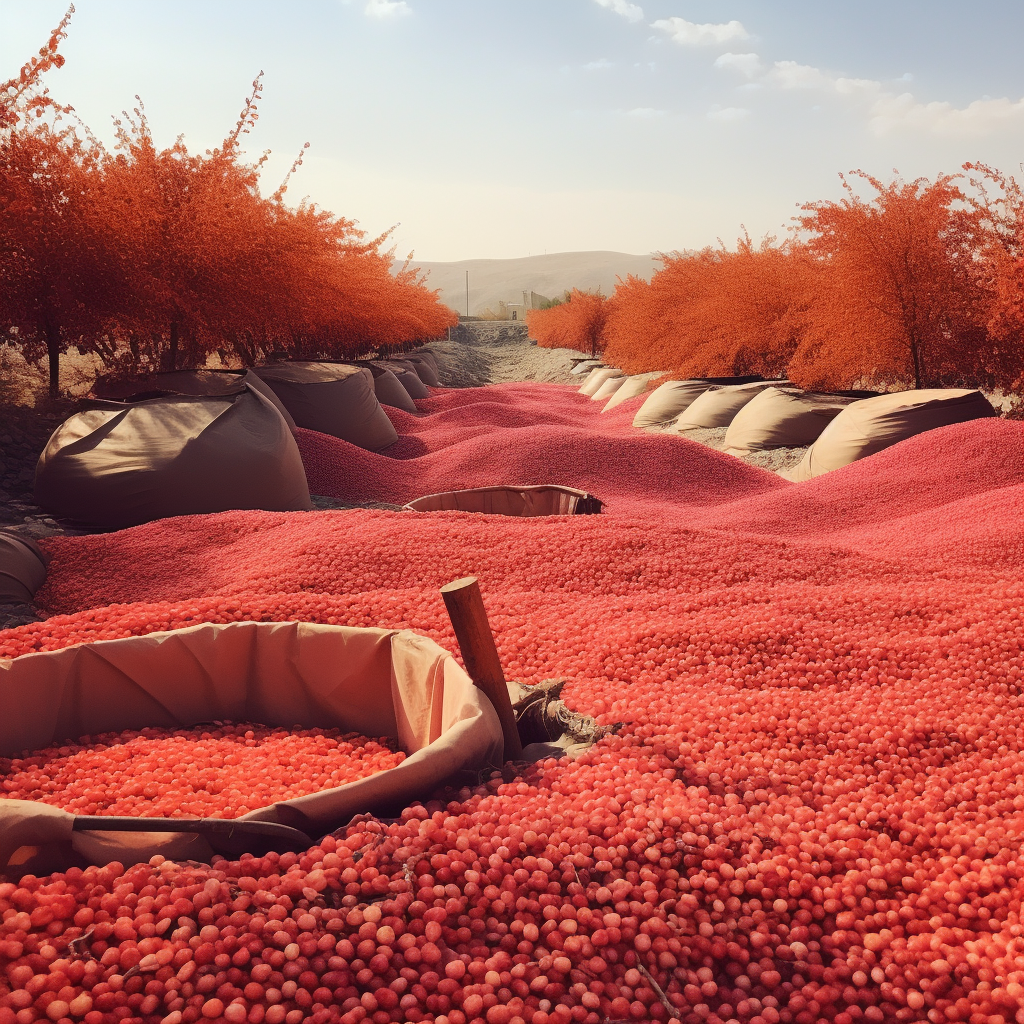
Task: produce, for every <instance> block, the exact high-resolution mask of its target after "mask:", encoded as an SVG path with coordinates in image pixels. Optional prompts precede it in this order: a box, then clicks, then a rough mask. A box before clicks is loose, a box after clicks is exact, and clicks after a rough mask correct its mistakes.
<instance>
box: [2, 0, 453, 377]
mask: <svg viewBox="0 0 1024 1024" xmlns="http://www.w3.org/2000/svg"><path fill="white" fill-rule="evenodd" d="M73 10H74V8H73V7H72V8H71V10H69V12H68V14H67V15H66V16H65V18H64V20H63V21H62V22H61V24H60V25H59V26H58V27H57V28H56V29H55V30H54V32H53V34H52V35H51V37H50V39H49V41H48V42H47V45H46V46H44V47H43V48H42V49H41V50H40V52H39V56H38V57H35V58H33V59H32V60H31V61H30V62H29V63H28V64H27V65H26V66H25V67H24V68H22V70H21V73H20V74H19V76H18V77H17V78H14V79H11V80H10V81H9V82H7V83H4V84H3V85H0V332H2V333H0V338H2V340H4V341H6V342H7V343H8V344H9V345H14V346H16V347H17V348H19V349H20V350H21V351H22V353H23V354H24V355H25V357H26V358H28V359H30V360H36V359H40V358H42V357H43V356H44V355H45V357H46V359H47V363H48V368H49V378H50V387H51V392H53V393H56V389H57V382H58V372H59V359H60V356H61V354H62V353H63V352H65V351H66V350H67V349H68V348H69V347H74V348H76V349H77V350H78V351H79V352H82V353H94V354H96V355H98V356H99V357H100V359H101V361H102V363H103V364H104V366H106V367H107V368H109V369H113V370H115V371H123V372H139V371H145V370H150V369H159V368H172V369H173V368H175V367H177V366H182V365H202V364H203V363H205V361H206V360H207V359H208V358H209V357H210V356H211V355H213V354H214V353H217V354H219V356H220V357H221V359H222V361H224V362H225V363H228V364H238V363H241V364H251V363H253V362H256V361H258V360H260V359H261V358H264V357H265V356H266V355H267V354H268V353H270V352H271V351H279V352H285V353H288V354H289V355H296V356H333V357H339V356H340V357H348V356H352V355H357V354H361V353H365V352H368V351H371V350H373V349H379V348H397V347H404V346H407V345H409V344H411V343H414V342H416V341H419V340H422V339H426V338H433V337H437V336H439V335H441V334H443V333H444V331H445V330H446V329H447V328H448V327H449V326H450V325H452V324H453V323H455V322H457V318H456V315H455V314H454V313H453V312H452V311H451V310H449V309H448V308H447V307H445V306H443V305H442V304H441V302H440V301H439V300H438V298H437V294H436V292H433V291H430V290H428V289H427V288H426V287H425V285H424V283H423V281H422V280H421V279H420V278H418V277H417V275H416V274H415V272H413V271H411V270H409V269H408V264H407V265H406V267H404V268H403V269H402V270H401V271H400V272H399V273H398V274H397V275H396V274H393V273H392V272H391V271H392V263H393V252H392V251H388V250H387V249H385V247H384V246H385V243H386V239H387V234H388V233H386V234H385V235H382V236H381V237H379V238H374V239H367V238H366V236H365V234H364V232H362V231H361V230H359V229H358V228H357V226H356V224H355V223H354V222H353V221H350V220H346V219H344V218H342V217H336V216H334V215H333V214H331V213H328V212H327V211H324V210H321V209H319V208H318V207H316V206H315V205H314V204H312V203H310V202H308V201H303V202H302V203H301V204H300V205H299V206H297V207H289V206H287V205H285V203H284V194H285V189H286V187H287V184H288V178H286V179H285V181H284V182H283V183H282V185H281V187H280V188H278V189H277V190H276V191H275V192H274V193H273V194H272V195H270V196H269V197H264V196H263V195H261V192H260V188H259V176H260V171H261V169H262V167H263V164H264V162H265V160H266V156H267V155H266V154H264V157H263V158H262V159H260V160H259V161H257V162H256V163H247V162H245V160H244V159H243V154H242V152H241V141H242V137H243V136H244V135H246V134H247V133H248V132H249V131H250V130H251V129H252V128H253V126H254V125H255V122H256V120H257V117H258V110H257V108H258V104H259V99H260V92H261V88H262V85H261V81H260V77H258V78H257V79H256V81H255V82H254V83H253V88H252V92H251V94H250V95H249V97H248V99H247V100H246V103H245V106H244V109H243V110H242V113H241V115H240V117H239V119H238V122H237V124H236V125H235V127H234V128H233V130H232V131H231V132H230V133H229V134H228V136H227V138H226V139H225V140H224V142H223V143H222V144H221V145H220V146H219V147H218V148H217V149H214V150H212V151H207V152H206V153H204V154H196V153H190V152H189V150H188V148H187V147H186V145H185V143H184V141H183V140H182V139H181V138H179V139H178V140H177V141H176V142H175V143H174V145H173V146H170V147H169V148H165V149H160V148H158V147H157V145H156V144H155V142H154V139H153V135H152V132H151V130H150V127H149V124H148V122H147V119H146V114H145V110H144V108H143V105H142V102H141V100H139V101H138V106H137V107H136V108H135V109H134V111H133V112H132V113H131V114H127V113H126V114H125V115H124V117H123V119H120V120H115V128H116V135H117V141H116V145H115V146H114V148H113V150H112V151H108V150H107V149H106V148H105V147H104V146H102V145H101V144H100V143H99V141H98V140H97V139H96V138H95V137H94V136H93V135H92V133H91V132H90V131H89V130H88V129H87V128H86V127H85V126H84V125H82V124H81V122H79V121H78V120H77V118H76V117H75V115H74V111H73V109H72V108H70V107H66V106H62V105H60V104H58V103H56V102H55V101H53V100H52V99H51V98H50V96H49V94H48V92H47V90H46V89H45V88H43V86H42V83H41V79H42V76H43V74H44V73H45V72H46V71H48V70H50V69H51V68H54V67H59V66H60V65H61V64H63V58H62V57H61V55H60V54H59V52H58V46H59V43H60V41H61V40H62V39H63V38H64V37H65V33H66V29H67V25H68V21H69V19H70V16H71V13H72V12H73ZM136 99H137V100H138V97H136ZM307 145H308V144H307ZM304 148H305V147H304ZM301 161H302V154H301V153H300V156H299V158H298V159H297V160H296V162H295V164H294V165H293V167H292V172H294V171H295V170H296V169H297V168H298V166H299V165H300V164H301ZM292 172H289V176H288V177H290V176H291V173H292Z"/></svg>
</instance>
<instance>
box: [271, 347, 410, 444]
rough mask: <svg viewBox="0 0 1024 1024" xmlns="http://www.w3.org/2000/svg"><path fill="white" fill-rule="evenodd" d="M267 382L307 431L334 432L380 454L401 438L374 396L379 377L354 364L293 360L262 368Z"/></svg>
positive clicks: (334, 434) (296, 420)
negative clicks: (375, 378) (374, 379)
mask: <svg viewBox="0 0 1024 1024" xmlns="http://www.w3.org/2000/svg"><path fill="white" fill-rule="evenodd" d="M253 372H254V373H256V375H257V376H258V377H260V378H261V379H262V380H264V381H265V382H266V383H267V384H268V385H269V387H270V388H271V389H272V390H273V391H274V393H275V394H276V395H277V397H278V398H279V399H280V400H281V402H282V403H283V404H284V406H285V408H287V410H288V411H289V412H290V413H291V414H292V419H294V420H295V422H296V423H297V424H298V425H299V426H300V427H303V428H305V429H306V430H317V431H319V432H320V433H321V434H331V435H332V436H333V437H340V438H341V439H342V440H344V441H348V442H350V443H351V444H354V445H358V446H359V447H360V448H366V449H368V450H369V451H373V452H375V451H380V449H381V448H386V447H387V446H388V445H389V444H394V443H395V441H397V440H398V433H397V431H396V430H395V428H394V425H393V424H392V422H391V420H389V419H388V415H387V413H386V412H385V411H384V410H383V409H382V408H381V405H380V402H378V401H377V396H376V394H375V393H374V387H373V375H372V374H371V373H370V371H369V370H368V369H366V368H365V367H362V366H352V365H350V364H348V363H329V362H322V363H321V362H291V363H271V364H270V365H268V366H257V367H255V368H254V371H253Z"/></svg>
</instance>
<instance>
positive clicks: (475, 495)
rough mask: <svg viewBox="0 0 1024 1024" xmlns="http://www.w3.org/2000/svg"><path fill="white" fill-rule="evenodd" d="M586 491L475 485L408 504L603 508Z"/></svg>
mask: <svg viewBox="0 0 1024 1024" xmlns="http://www.w3.org/2000/svg"><path fill="white" fill-rule="evenodd" d="M601 504H602V503H601V502H600V501H599V500H598V499H597V498H595V497H594V496H593V495H592V494H588V493H587V492H586V491H577V490H575V489H573V488H572V487H559V486H557V485H554V484H540V485H536V486H530V487H512V486H509V487H472V488H469V489H467V490H464V491H446V492H445V493H443V494H428V495H426V496H425V497H423V498H417V499H416V500H415V501H410V502H409V504H408V505H406V506H405V508H406V509H408V510H409V511H411V512H485V513H488V514H490V515H497V516H571V515H590V514H594V513H597V512H600V511H601Z"/></svg>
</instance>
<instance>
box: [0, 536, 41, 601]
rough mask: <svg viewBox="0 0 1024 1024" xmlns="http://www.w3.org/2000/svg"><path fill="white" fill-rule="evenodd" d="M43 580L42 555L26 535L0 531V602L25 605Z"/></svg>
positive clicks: (37, 546) (35, 544) (36, 545)
mask: <svg viewBox="0 0 1024 1024" xmlns="http://www.w3.org/2000/svg"><path fill="white" fill-rule="evenodd" d="M45 581H46V557H45V555H43V552H42V550H41V549H40V547H39V545H38V544H37V543H36V542H35V541H34V540H32V539H31V538H29V537H23V536H22V535H21V534H19V533H14V532H13V531H12V530H0V604H6V603H10V602H17V603H18V604H28V603H29V602H30V601H31V600H32V598H33V597H35V595H36V591H37V590H38V589H39V588H40V587H41V586H42V585H43V583H44V582H45Z"/></svg>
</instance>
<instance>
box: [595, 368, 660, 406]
mask: <svg viewBox="0 0 1024 1024" xmlns="http://www.w3.org/2000/svg"><path fill="white" fill-rule="evenodd" d="M651 377H652V375H651V374H642V375H640V376H639V377H627V378H626V379H625V380H624V381H623V382H622V384H621V386H620V387H617V388H616V389H615V393H614V394H613V395H612V396H611V398H609V399H608V403H607V404H606V405H605V407H604V408H603V409H602V410H601V412H608V411H609V410H611V409H614V408H615V407H616V406H619V405H622V403H623V402H625V401H626V400H627V399H630V398H636V397H637V395H642V394H643V393H644V392H645V391H646V390H647V387H648V385H649V384H650V383H651Z"/></svg>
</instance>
